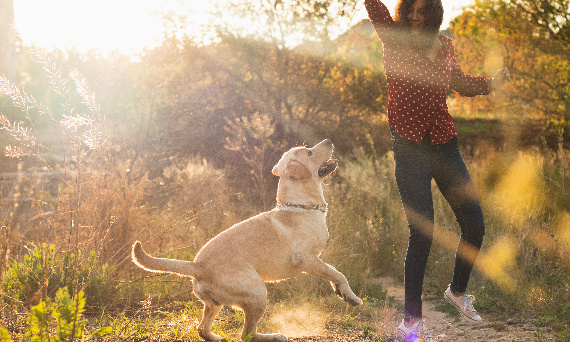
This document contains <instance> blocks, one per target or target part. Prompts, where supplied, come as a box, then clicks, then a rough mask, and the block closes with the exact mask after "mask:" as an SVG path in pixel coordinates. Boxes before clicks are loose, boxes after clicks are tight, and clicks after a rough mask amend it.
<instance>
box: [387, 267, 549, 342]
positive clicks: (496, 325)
mask: <svg viewBox="0 0 570 342" xmlns="http://www.w3.org/2000/svg"><path fill="white" fill-rule="evenodd" d="M380 281H381V282H382V284H383V286H384V289H385V290H387V291H388V295H389V296H392V297H394V298H395V299H396V300H398V301H401V302H403V300H404V286H403V284H400V283H399V282H396V281H394V280H393V279H390V278H383V279H381V280H380ZM442 296H443V290H442ZM440 303H441V299H438V300H433V299H432V300H429V299H427V300H424V303H423V314H424V318H425V321H426V325H427V326H428V327H429V329H430V330H431V331H432V334H433V335H434V336H437V337H438V341H441V342H447V341H449V342H476V341H482V342H483V341H484V342H487V341H489V342H490V341H496V342H507V341H508V342H523V341H554V335H553V334H552V333H551V332H548V331H544V330H545V329H544V328H538V327H537V325H536V322H535V321H533V320H531V319H528V320H525V322H524V323H523V322H520V321H517V320H507V321H500V320H497V319H496V318H495V317H489V316H486V315H484V314H481V316H482V318H483V323H479V324H473V323H470V322H467V321H466V320H465V319H463V318H461V317H460V316H459V315H456V316H455V315H453V316H452V315H449V314H448V313H445V312H441V311H439V310H437V309H436V306H437V305H438V304H440ZM475 307H476V306H475Z"/></svg>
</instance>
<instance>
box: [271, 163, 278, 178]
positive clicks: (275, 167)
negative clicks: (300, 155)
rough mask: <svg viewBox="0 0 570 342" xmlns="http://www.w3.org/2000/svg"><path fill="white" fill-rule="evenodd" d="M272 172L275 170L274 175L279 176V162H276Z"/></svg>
mask: <svg viewBox="0 0 570 342" xmlns="http://www.w3.org/2000/svg"><path fill="white" fill-rule="evenodd" d="M271 172H273V174H274V175H276V176H277V177H279V164H275V166H274V167H273V170H272V171H271Z"/></svg>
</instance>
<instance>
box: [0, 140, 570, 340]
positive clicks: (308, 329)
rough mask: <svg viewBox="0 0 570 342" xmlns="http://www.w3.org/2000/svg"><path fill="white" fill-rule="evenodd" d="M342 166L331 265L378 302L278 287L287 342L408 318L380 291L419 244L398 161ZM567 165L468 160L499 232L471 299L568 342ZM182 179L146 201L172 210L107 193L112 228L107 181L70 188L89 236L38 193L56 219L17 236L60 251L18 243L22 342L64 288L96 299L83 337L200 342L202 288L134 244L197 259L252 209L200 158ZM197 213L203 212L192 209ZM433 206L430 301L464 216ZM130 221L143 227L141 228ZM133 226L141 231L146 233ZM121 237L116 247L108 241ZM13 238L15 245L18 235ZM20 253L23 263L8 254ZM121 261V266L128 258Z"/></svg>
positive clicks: (148, 187) (321, 286)
mask: <svg viewBox="0 0 570 342" xmlns="http://www.w3.org/2000/svg"><path fill="white" fill-rule="evenodd" d="M337 157H338V158H339V159H340V166H339V169H338V171H337V172H336V173H335V174H334V175H333V176H332V177H331V178H330V179H328V180H327V181H326V184H325V196H326V198H327V199H328V201H329V206H330V211H329V214H328V226H329V231H330V234H331V237H330V240H329V243H328V246H327V248H326V249H325V251H324V252H323V255H322V258H323V259H324V260H325V261H327V262H329V263H331V264H332V265H335V267H337V269H339V270H340V271H342V272H343V273H344V274H345V275H346V276H347V278H348V279H349V281H350V283H351V286H352V287H353V289H354V290H355V292H356V293H357V294H359V295H360V296H362V297H363V298H366V300H365V303H366V304H365V305H364V307H362V308H356V309H353V308H350V307H348V306H347V305H346V304H345V303H343V302H342V301H341V300H339V299H338V298H336V297H335V296H334V295H333V294H332V291H331V289H330V287H329V285H328V284H326V283H325V282H323V281H321V280H318V279H313V278H311V277H309V276H301V277H299V278H297V279H293V280H289V281H285V282H281V283H277V284H269V286H268V288H269V295H270V305H269V306H268V312H267V313H266V315H265V318H264V320H263V321H262V323H261V326H260V329H263V330H266V331H282V332H286V333H288V334H289V335H290V337H295V336H302V335H315V334H316V335H318V334H321V333H322V332H323V331H324V330H325V329H347V330H348V331H350V330H351V329H354V331H357V332H358V333H357V334H359V335H362V334H364V335H369V336H374V338H376V339H378V340H382V339H383V338H385V337H386V335H385V334H386V331H385V330H383V328H382V327H383V326H384V325H386V322H389V321H393V320H394V319H398V317H399V315H401V312H400V310H401V308H399V307H398V304H396V303H394V302H393V301H392V300H391V299H390V298H387V296H386V293H385V291H383V289H382V287H381V286H380V285H378V283H377V282H375V281H374V280H375V279H377V278H378V277H385V276H389V277H395V278H397V279H400V280H401V279H402V277H403V265H404V259H405V250H406V246H407V227H406V222H405V217H404V214H403V209H402V207H401V203H400V200H399V196H398V192H397V188H396V186H395V180H394V177H393V159H392V154H391V152H388V153H387V154H385V155H378V156H369V155H366V154H365V153H364V152H362V151H355V152H354V153H352V154H351V155H346V156H337ZM567 158H568V154H567V151H564V150H562V149H560V150H558V151H551V150H542V151H540V150H538V149H529V150H526V151H517V152H516V153H515V152H505V151H493V150H488V151H487V153H485V155H484V156H478V157H466V160H467V163H468V167H469V168H470V170H471V173H472V176H473V178H474V180H475V182H476V185H477V188H478V192H479V196H480V197H481V200H482V204H483V206H484V212H485V215H486V223H487V234H486V236H485V242H484V246H483V252H482V255H481V256H480V258H479V259H478V263H477V265H476V269H475V272H474V274H473V277H472V281H471V283H470V289H469V290H470V292H471V293H473V294H475V295H476V296H477V299H478V302H477V308H478V309H479V310H480V311H481V312H482V313H484V314H486V315H491V316H493V317H496V319H498V320H506V319H508V318H518V319H524V318H535V319H538V320H539V321H540V324H541V325H542V326H543V327H544V328H546V329H551V330H552V331H553V332H555V334H557V336H559V338H560V340H561V341H563V340H566V339H568V338H569V337H570V327H569V326H568V320H567V318H568V317H570V304H569V303H570V293H569V290H568V289H569V288H568V286H569V284H570V271H569V270H570V214H569V209H570V197H569V194H568V193H567V191H566V187H565V184H567V182H568V181H569V180H570V179H569V173H568V171H567V170H566V168H565V163H566V160H567ZM170 172H171V175H172V176H171V179H170V180H171V183H170V186H171V187H175V186H176V185H177V184H178V185H179V184H180V182H182V181H184V182H187V184H186V186H184V187H182V188H178V189H177V191H178V192H177V196H176V198H178V200H177V201H175V202H173V201H174V200H172V199H171V200H168V201H167V202H166V203H164V202H161V201H162V200H160V199H158V200H157V199H156V198H153V197H152V196H150V197H148V201H150V200H151V199H152V200H154V201H156V202H155V203H163V204H162V205H165V206H166V207H167V208H166V209H165V208H161V207H155V208H152V209H146V208H143V207H141V205H140V202H137V204H136V205H135V204H134V203H130V204H129V199H128V198H127V199H124V201H125V202H124V203H123V202H121V197H122V196H119V197H116V196H115V194H113V195H112V193H111V192H110V193H106V192H99V194H100V195H104V196H109V197H110V198H108V199H107V198H105V197H104V196H99V197H97V200H98V201H99V202H100V203H106V201H108V202H113V203H114V205H115V207H120V209H121V210H119V211H117V210H115V211H113V216H114V217H109V218H107V221H105V220H100V219H95V218H96V217H97V216H98V215H101V211H100V207H98V206H97V205H95V204H93V203H91V202H90V201H92V200H94V199H93V197H94V196H93V195H91V194H90V192H89V191H91V190H90V189H92V188H93V189H104V188H102V187H100V185H101V183H99V182H102V181H103V180H102V179H100V178H98V177H97V176H96V175H91V176H90V177H85V178H84V179H83V182H84V183H83V184H82V187H81V189H80V190H79V189H76V188H73V187H72V188H70V189H68V194H70V196H78V195H79V194H81V195H82V196H83V198H82V200H84V201H85V202H81V203H80V204H79V208H80V211H77V212H76V215H77V217H82V218H86V217H88V218H90V219H93V220H94V221H92V222H91V224H89V225H85V226H83V227H77V228H76V227H74V226H71V227H70V226H68V223H66V222H68V221H66V220H65V217H64V216H65V215H64V214H65V212H64V213H63V214H61V213H60V214H61V215H60V216H58V213H57V212H55V211H57V210H63V209H65V208H66V204H65V203H60V202H59V201H61V198H60V199H46V198H45V195H42V194H41V193H38V196H39V197H42V196H43V197H42V198H43V199H42V201H43V204H44V206H41V207H39V208H31V209H30V210H32V209H34V210H39V213H38V214H42V213H43V214H46V215H47V218H45V219H43V220H40V221H39V222H37V223H36V226H35V227H34V228H35V229H36V230H35V231H31V232H30V231H27V232H22V231H20V232H17V233H18V234H22V235H21V236H24V237H25V240H24V241H30V242H32V241H36V242H38V241H41V240H44V241H45V242H49V244H40V245H37V244H36V247H32V246H33V244H30V245H28V247H26V248H27V249H28V251H27V252H22V253H21V254H18V253H15V252H14V251H18V249H17V246H16V244H14V246H13V247H12V246H11V245H10V244H9V243H8V242H7V241H8V240H5V241H6V242H5V243H4V244H3V246H2V247H3V248H4V253H5V254H4V255H7V256H8V257H9V258H8V262H7V263H5V264H4V265H3V267H4V268H3V269H4V271H3V275H2V301H3V303H4V304H3V305H2V309H1V311H0V312H1V316H0V317H1V322H2V325H3V326H4V327H6V328H7V331H8V332H9V333H10V334H11V335H12V337H13V338H14V339H15V340H18V339H19V338H21V337H22V336H23V335H24V334H25V333H26V332H27V331H29V330H28V329H29V326H30V321H29V320H28V318H27V317H28V316H27V314H26V313H27V312H30V311H29V309H30V307H32V306H34V305H37V304H38V303H41V302H43V301H46V300H48V299H47V298H50V297H51V298H53V296H54V294H55V292H56V291H57V290H58V289H59V288H61V287H67V288H69V290H70V292H72V293H77V292H78V291H79V290H82V291H83V292H84V293H85V296H86V306H85V312H84V317H85V318H86V319H87V322H86V325H85V326H84V327H83V333H85V335H89V334H91V333H93V332H94V331H96V330H97V329H100V328H102V327H110V328H111V329H109V331H108V332H107V333H106V338H109V339H111V340H112V339H132V340H143V339H151V340H162V341H177V340H196V339H197V338H198V336H197V333H196V331H195V329H194V327H195V325H196V324H197V323H198V321H199V319H200V315H201V304H200V303H199V302H198V301H197V300H196V299H195V298H194V297H193V296H192V294H191V282H190V280H189V279H182V278H178V277H175V276H157V275H149V274H147V273H145V272H144V271H140V270H137V269H136V268H135V267H133V265H132V264H131V263H130V262H129V261H128V246H130V242H131V241H132V240H133V239H143V240H144V239H146V241H147V242H148V243H149V246H151V247H150V248H151V251H152V252H153V253H154V254H155V255H160V256H169V257H176V258H185V259H192V257H193V255H194V254H195V252H196V250H197V249H198V248H199V246H201V245H203V244H204V243H205V242H206V241H207V240H208V239H209V238H211V237H212V236H214V235H215V234H217V232H219V231H220V230H222V229H224V228H226V227H229V225H231V223H233V222H237V221H239V220H241V219H243V218H245V217H244V216H245V215H247V214H249V212H250V210H248V209H247V208H244V207H243V206H247V205H248V204H247V203H244V201H243V200H241V199H240V197H239V196H233V197H232V196H228V195H227V194H226V193H225V192H223V191H220V192H217V193H216V191H214V190H213V188H216V186H215V185H217V183H216V182H219V174H220V171H219V170H216V169H213V168H212V167H210V166H208V165H206V164H204V163H202V162H201V161H199V160H189V161H187V163H186V164H185V167H184V168H180V169H176V170H174V169H173V170H171V171H170ZM109 175H112V173H111V172H109V173H108V174H107V176H108V179H106V180H105V182H109V183H110V184H122V189H125V190H123V191H128V192H127V193H126V194H130V195H131V196H134V195H136V194H137V193H141V192H147V193H152V191H154V190H153V189H157V187H158V188H159V189H160V187H164V186H168V185H160V184H158V185H157V184H152V183H148V182H150V181H148V182H147V183H145V182H143V181H140V180H139V181H135V182H129V180H125V179H122V178H121V177H120V176H116V178H117V179H115V180H113V179H109V177H110V176H109ZM176 177H178V178H179V179H177V178H176ZM99 191H101V190H99ZM196 192H200V193H202V196H201V197H200V198H201V199H200V200H199V201H198V202H189V201H187V200H185V199H188V198H193V194H195V193H196ZM63 193H66V192H65V191H64V192H63ZM126 194H125V197H128V196H127V195H126ZM204 194H205V195H204ZM208 196H210V197H209V201H208ZM64 198H66V199H68V198H67V197H64ZM141 198H142V197H141ZM50 201H51V202H50ZM200 201H201V202H200ZM189 203H190V205H191V206H192V207H186V205H187V204H189ZM434 203H435V208H436V235H435V243H434V246H433V248H432V252H431V256H430V261H429V264H428V269H427V275H426V281H425V287H424V293H425V294H426V295H427V296H429V295H432V294H439V292H441V289H443V288H445V286H446V285H447V283H448V282H449V279H450V278H451V271H452V269H453V257H454V248H455V245H456V243H457V239H458V227H457V224H456V222H455V219H454V216H453V213H452V212H451V210H450V208H449V207H448V206H447V204H446V202H445V200H444V199H443V197H442V196H441V194H440V193H439V191H438V190H437V188H435V187H434ZM46 208H49V209H50V210H49V213H48V212H47V209H46ZM62 208H63V209H62ZM250 209H251V208H250ZM42 210H43V211H45V212H42ZM20 214H21V215H23V213H20ZM121 215H124V216H127V218H125V217H121ZM128 215H137V216H138V217H137V219H136V220H135V219H133V218H128ZM123 220H125V221H123ZM93 222H96V223H97V224H99V225H101V226H102V225H103V223H102V222H106V223H107V224H108V226H105V228H104V229H103V228H99V230H97V229H95V228H98V227H96V226H95V225H94V223H93ZM124 222H129V223H128V224H127V223H124ZM133 222H138V224H137V225H136V228H137V230H136V231H135V230H134V228H135V227H133V224H134V223H133ZM121 224H122V225H124V226H123V227H122V228H121V226H120V225H121ZM45 225H50V227H52V228H56V229H55V230H54V231H55V233H54V235H50V234H52V233H49V234H48V233H47V231H48V229H47V228H46V226H45ZM115 225H117V226H119V228H121V229H118V228H117V227H114V226H115ZM128 227H131V228H130V229H133V230H132V231H129V230H128ZM140 228H143V229H142V230H141V229H140ZM112 229H115V230H112ZM110 231H111V232H113V233H112V234H113V235H114V236H113V238H109V237H107V236H106V235H104V234H103V233H109V232H110ZM2 233H3V234H10V233H12V234H14V232H10V231H8V230H7V228H6V227H3V232H2ZM119 233H122V234H124V235H123V236H124V237H122V238H123V240H120V239H119V237H121V235H119ZM33 234H36V235H35V237H34V236H33ZM94 234H99V235H97V236H103V237H104V238H106V239H109V240H108V241H109V244H111V245H112V246H113V247H112V248H114V249H115V253H114V254H112V253H111V251H108V250H107V248H103V246H100V248H99V249H94V248H92V247H91V246H93V245H94V246H97V245H96V244H95V242H96V241H94V239H93V236H94ZM101 234H102V235H101ZM4 236H7V235H4ZM38 237H41V238H40V239H38ZM34 239H35V240H34ZM50 239H51V240H50ZM9 248H12V252H9V251H8V253H7V252H6V250H7V249H9ZM22 251H23V250H22ZM88 251H91V253H89V252H88ZM120 251H122V252H121V253H123V256H122V257H121V258H118V257H117V253H118V252H120ZM4 260H6V259H4ZM114 260H119V261H118V262H117V261H114ZM48 301H49V300H48ZM44 319H46V320H49V318H44ZM242 319H243V318H242V315H241V313H240V312H239V311H235V310H233V309H229V308H228V309H225V310H224V311H223V312H222V313H221V315H220V317H219V319H218V320H217V321H216V328H215V329H216V330H215V332H217V333H221V334H222V335H223V336H225V337H226V338H228V339H235V338H236V337H237V336H239V330H240V327H241V324H242V323H241V322H242Z"/></svg>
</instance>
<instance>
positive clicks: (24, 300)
mask: <svg viewBox="0 0 570 342" xmlns="http://www.w3.org/2000/svg"><path fill="white" fill-rule="evenodd" d="M111 270H112V269H111V268H109V267H107V266H106V265H103V266H101V267H100V266H99V265H98V263H97V258H96V257H95V253H93V252H92V253H90V254H89V255H88V256H84V255H82V254H81V252H79V253H78V254H77V256H76V255H75V254H74V253H71V252H60V251H58V250H56V247H55V245H48V244H41V245H39V246H36V247H33V248H32V249H30V250H29V252H28V254H27V255H25V256H24V260H23V261H21V262H20V261H13V262H12V263H11V264H10V265H9V267H8V270H7V271H6V275H5V277H4V279H3V283H2V289H3V291H4V292H5V293H6V295H7V296H8V297H7V298H8V302H12V304H15V303H14V302H17V303H19V304H34V303H37V302H38V300H39V299H41V298H53V297H54V296H55V295H56V291H57V290H58V289H59V288H67V289H77V288H81V289H83V290H84V291H85V293H86V294H87V295H88V298H90V301H89V305H90V306H101V307H105V306H107V305H109V303H111V302H112V300H111V299H112V298H113V297H112V296H113V290H114V288H115V286H114V285H113V282H112V281H111V280H110V277H109V275H110V273H111Z"/></svg>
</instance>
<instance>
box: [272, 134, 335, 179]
mask: <svg viewBox="0 0 570 342" xmlns="http://www.w3.org/2000/svg"><path fill="white" fill-rule="evenodd" d="M333 150H334V146H333V144H332V142H331V141H330V140H329V139H326V140H323V141H321V142H320V143H318V144H317V145H315V146H313V147H312V148H307V147H294V148H292V149H290V150H289V151H287V152H285V153H284V154H283V156H282V157H281V159H280V160H279V162H278V163H277V165H275V166H274V167H273V174H274V175H276V176H278V177H281V178H287V179H293V180H305V179H311V178H314V177H315V178H316V179H319V180H321V179H324V178H325V177H327V176H328V175H330V174H331V173H332V172H333V171H334V170H335V169H336V166H337V162H338V161H337V160H336V159H331V157H332V153H333Z"/></svg>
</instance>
